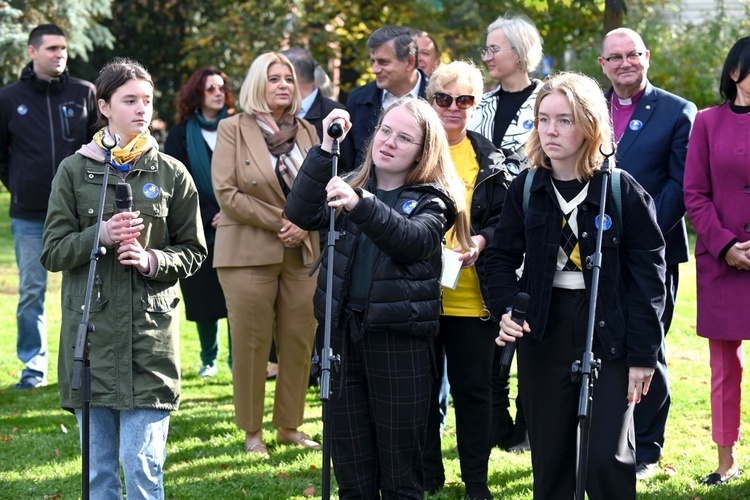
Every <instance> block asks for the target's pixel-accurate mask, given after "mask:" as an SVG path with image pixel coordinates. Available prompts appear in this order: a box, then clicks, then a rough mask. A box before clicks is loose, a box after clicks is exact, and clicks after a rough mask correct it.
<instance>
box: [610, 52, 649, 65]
mask: <svg viewBox="0 0 750 500" xmlns="http://www.w3.org/2000/svg"><path fill="white" fill-rule="evenodd" d="M642 55H643V52H631V53H630V54H628V55H626V56H624V57H623V55H622V54H615V55H613V56H609V57H602V59H604V60H605V61H607V62H608V63H610V64H614V65H615V66H619V65H620V64H622V62H623V61H624V60H625V59H627V60H628V62H629V63H630V64H633V63H636V62H638V61H640V60H641V56H642Z"/></svg>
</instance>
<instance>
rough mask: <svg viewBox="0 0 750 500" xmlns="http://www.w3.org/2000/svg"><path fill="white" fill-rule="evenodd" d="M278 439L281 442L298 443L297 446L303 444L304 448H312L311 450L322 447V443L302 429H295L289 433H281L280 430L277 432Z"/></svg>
mask: <svg viewBox="0 0 750 500" xmlns="http://www.w3.org/2000/svg"><path fill="white" fill-rule="evenodd" d="M276 441H278V442H279V443H289V444H296V445H297V446H301V447H303V448H310V449H311V450H319V449H320V445H319V444H318V443H316V442H315V441H313V440H312V438H311V437H310V436H308V435H307V434H305V433H304V432H300V431H295V432H293V433H290V434H288V435H284V434H282V433H281V431H279V432H278V433H277V434H276Z"/></svg>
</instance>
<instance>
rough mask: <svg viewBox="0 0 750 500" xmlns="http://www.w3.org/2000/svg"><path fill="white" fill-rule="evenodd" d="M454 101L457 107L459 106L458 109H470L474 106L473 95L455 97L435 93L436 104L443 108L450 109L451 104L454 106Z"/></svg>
mask: <svg viewBox="0 0 750 500" xmlns="http://www.w3.org/2000/svg"><path fill="white" fill-rule="evenodd" d="M454 99H455V101H456V106H458V109H469V108H470V107H472V106H473V105H474V96H473V95H468V94H467V95H458V96H455V97H454V96H452V95H450V94H446V93H444V92H435V104H437V105H438V106H440V107H441V108H450V107H451V104H453V100H454Z"/></svg>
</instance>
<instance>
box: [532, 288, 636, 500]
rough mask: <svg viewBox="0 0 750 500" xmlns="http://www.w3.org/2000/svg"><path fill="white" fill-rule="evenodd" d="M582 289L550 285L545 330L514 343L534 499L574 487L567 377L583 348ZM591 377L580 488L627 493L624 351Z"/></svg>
mask: <svg viewBox="0 0 750 500" xmlns="http://www.w3.org/2000/svg"><path fill="white" fill-rule="evenodd" d="M588 304H589V301H588V292H586V291H571V290H560V289H553V292H552V301H551V306H550V311H549V318H548V320H547V325H548V328H547V331H545V332H544V337H543V339H542V340H541V341H540V342H536V341H533V340H530V339H528V338H526V339H521V340H520V341H519V343H518V370H519V372H520V377H519V379H520V384H521V389H520V395H521V398H522V399H523V405H524V411H525V414H526V423H527V426H528V431H529V440H530V443H531V463H532V468H533V472H534V499H535V500H542V499H550V500H558V499H564V498H572V497H573V495H574V493H575V487H576V477H577V476H576V456H577V452H578V439H577V426H578V396H579V391H580V385H579V384H575V383H573V382H572V381H571V379H570V371H571V365H572V363H573V361H575V360H576V359H580V358H581V354H582V352H583V350H584V348H585V338H586V324H587V321H588ZM594 356H595V357H596V358H599V359H601V361H602V367H601V370H600V371H599V377H598V379H597V380H596V381H595V384H594V392H593V394H592V396H593V408H592V411H591V414H590V418H591V433H590V445H589V457H588V474H587V483H586V492H587V493H588V496H589V498H590V499H591V500H600V499H601V500H612V499H628V500H632V499H634V498H635V437H634V431H633V405H629V404H628V400H627V384H628V367H627V364H626V360H625V357H624V356H623V357H621V358H618V359H616V360H608V359H606V358H605V356H604V352H603V349H602V347H601V345H600V344H599V343H598V342H595V343H594Z"/></svg>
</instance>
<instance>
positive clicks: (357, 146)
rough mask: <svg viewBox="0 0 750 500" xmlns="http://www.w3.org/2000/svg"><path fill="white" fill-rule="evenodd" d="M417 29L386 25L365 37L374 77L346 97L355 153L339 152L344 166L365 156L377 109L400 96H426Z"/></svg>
mask: <svg viewBox="0 0 750 500" xmlns="http://www.w3.org/2000/svg"><path fill="white" fill-rule="evenodd" d="M417 35H418V32H417V31H415V30H413V29H411V28H408V27H406V26H385V27H383V28H380V29H379V30H376V31H375V32H373V34H372V35H370V38H369V39H368V40H367V49H368V50H369V51H370V63H371V64H372V72H373V74H375V81H374V82H370V83H368V84H367V85H365V86H363V87H359V88H356V89H354V90H353V91H352V93H351V95H349V99H347V101H346V110H347V111H348V112H349V116H350V120H351V122H352V129H351V131H350V132H349V135H350V136H351V138H352V140H353V141H354V150H355V154H354V155H351V156H349V157H346V156H344V155H342V158H344V162H345V163H347V168H349V169H354V168H357V167H358V166H359V165H360V164H361V163H362V160H363V159H364V157H365V152H366V150H367V140H368V139H369V138H370V137H371V136H372V132H373V131H374V129H375V124H376V123H377V122H378V118H380V112H381V111H382V110H384V109H386V108H387V107H388V106H389V105H390V104H391V103H393V102H394V101H396V99H398V98H399V97H404V96H406V95H410V96H412V97H421V98H423V99H424V98H425V89H426V87H427V77H426V76H425V75H424V73H422V70H420V69H419V68H418V65H419V61H418V59H417V38H418V36H417Z"/></svg>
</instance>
